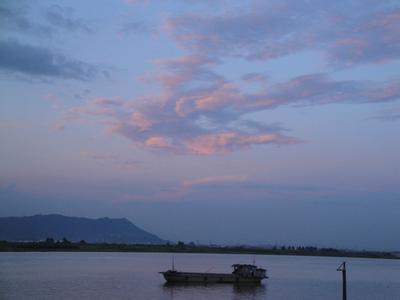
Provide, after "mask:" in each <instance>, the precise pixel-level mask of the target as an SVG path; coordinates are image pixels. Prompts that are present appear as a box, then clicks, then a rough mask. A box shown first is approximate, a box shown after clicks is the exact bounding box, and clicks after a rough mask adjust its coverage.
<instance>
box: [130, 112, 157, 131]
mask: <svg viewBox="0 0 400 300" xmlns="http://www.w3.org/2000/svg"><path fill="white" fill-rule="evenodd" d="M132 124H133V126H135V127H137V128H139V130H140V131H144V130H146V129H148V128H150V127H151V126H152V125H153V121H151V120H150V119H148V118H146V117H145V116H144V115H143V114H142V113H140V112H137V111H135V112H134V113H132Z"/></svg>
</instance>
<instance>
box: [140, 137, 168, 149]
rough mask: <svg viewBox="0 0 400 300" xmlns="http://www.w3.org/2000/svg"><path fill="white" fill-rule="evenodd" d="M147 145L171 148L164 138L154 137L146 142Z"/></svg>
mask: <svg viewBox="0 0 400 300" xmlns="http://www.w3.org/2000/svg"><path fill="white" fill-rule="evenodd" d="M145 145H146V146H149V147H154V148H171V145H170V143H169V141H168V139H167V138H165V137H162V136H152V137H150V138H148V139H147V140H146V141H145Z"/></svg>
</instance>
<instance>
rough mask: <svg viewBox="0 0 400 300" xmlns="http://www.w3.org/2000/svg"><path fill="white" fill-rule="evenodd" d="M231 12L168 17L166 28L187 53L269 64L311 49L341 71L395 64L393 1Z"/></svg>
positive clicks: (277, 5) (287, 1)
mask: <svg viewBox="0 0 400 300" xmlns="http://www.w3.org/2000/svg"><path fill="white" fill-rule="evenodd" d="M234 7H235V9H229V8H227V9H226V10H223V12H221V13H218V12H217V13H215V12H212V13H209V14H204V12H202V13H193V12H191V13H183V14H181V15H179V16H173V17H171V18H169V19H168V20H167V22H166V26H165V28H166V29H167V30H168V32H169V33H170V34H171V36H173V38H174V39H175V40H176V41H177V42H178V43H179V44H180V45H182V46H183V47H185V48H186V49H188V50H190V51H193V52H197V53H201V54H207V55H209V56H212V57H225V56H240V57H244V58H246V59H250V60H253V59H256V60H268V59H273V58H277V57H281V56H285V55H288V54H293V53H296V52H299V51H303V50H305V49H312V50H317V51H321V52H322V53H325V54H326V56H327V57H329V60H330V62H331V63H335V64H342V65H348V64H355V63H364V62H375V63H376V62H378V63H380V62H385V61H388V60H392V59H398V58H400V51H399V50H400V41H399V38H398V31H399V23H400V22H399V15H400V9H399V6H398V4H397V5H396V2H393V1H375V0H370V1H368V2H367V3H366V2H365V1H360V0H356V1H339V2H337V1H336V2H335V3H327V2H326V1H323V0H316V1H306V0H300V1H299V0H283V1H261V0H260V1H251V4H249V3H247V2H244V3H243V4H242V5H241V9H237V6H234ZM366 7H367V9H366Z"/></svg>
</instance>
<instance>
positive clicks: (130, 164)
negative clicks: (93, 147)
mask: <svg viewBox="0 0 400 300" xmlns="http://www.w3.org/2000/svg"><path fill="white" fill-rule="evenodd" d="M82 156H83V157H87V158H90V159H94V160H98V161H109V162H112V163H113V164H114V165H116V166H118V167H119V168H122V169H126V170H136V169H137V168H138V167H139V166H140V161H137V160H129V159H123V158H121V157H120V156H119V155H115V154H106V153H97V152H88V151H85V152H82Z"/></svg>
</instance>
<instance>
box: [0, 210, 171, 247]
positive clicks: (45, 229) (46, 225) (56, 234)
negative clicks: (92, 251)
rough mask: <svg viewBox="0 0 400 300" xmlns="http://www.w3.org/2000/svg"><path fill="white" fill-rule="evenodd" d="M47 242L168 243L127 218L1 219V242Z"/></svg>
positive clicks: (43, 216) (45, 216) (54, 216)
mask: <svg viewBox="0 0 400 300" xmlns="http://www.w3.org/2000/svg"><path fill="white" fill-rule="evenodd" d="M46 238H53V239H55V240H61V239H63V238H66V239H68V240H70V241H81V240H85V241H86V242H91V243H99V242H107V243H149V244H163V243H165V241H164V240H162V239H161V238H159V237H158V236H156V235H154V234H151V233H148V232H146V231H144V230H143V229H141V228H139V227H137V226H135V225H134V224H133V223H131V222H130V221H129V220H127V219H125V218H123V219H110V218H100V219H88V218H77V217H66V216H62V215H57V214H54V215H36V216H30V217H6V218H0V240H6V241H40V240H45V239H46Z"/></svg>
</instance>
